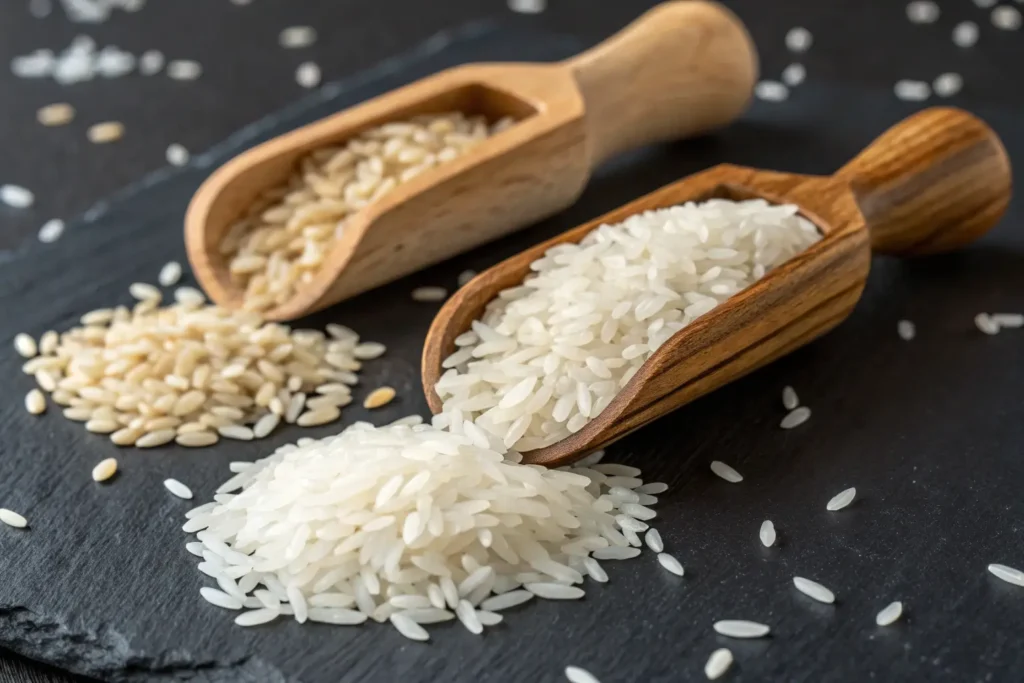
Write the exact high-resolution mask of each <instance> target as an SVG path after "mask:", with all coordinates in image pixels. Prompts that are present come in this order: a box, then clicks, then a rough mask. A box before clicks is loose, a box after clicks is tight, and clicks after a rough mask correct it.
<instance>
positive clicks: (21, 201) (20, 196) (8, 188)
mask: <svg viewBox="0 0 1024 683" xmlns="http://www.w3.org/2000/svg"><path fill="white" fill-rule="evenodd" d="M35 200H36V196H35V195H34V194H32V191H31V190H29V189H27V188H24V187H21V186H20V185H10V184H7V185H0V203H2V204H6V205H7V206H9V207H11V208H12V209H27V208H28V207H30V206H32V203H33V202H35Z"/></svg>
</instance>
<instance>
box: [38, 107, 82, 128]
mask: <svg viewBox="0 0 1024 683" xmlns="http://www.w3.org/2000/svg"><path fill="white" fill-rule="evenodd" d="M74 118H75V108H74V107H72V106H71V105H70V104H68V103H67V102H55V103H54V104H48V105H46V106H45V107H40V108H39V111H37V112H36V120H37V121H39V123H41V124H42V125H44V126H64V125H67V124H69V123H71V122H72V121H73V120H74Z"/></svg>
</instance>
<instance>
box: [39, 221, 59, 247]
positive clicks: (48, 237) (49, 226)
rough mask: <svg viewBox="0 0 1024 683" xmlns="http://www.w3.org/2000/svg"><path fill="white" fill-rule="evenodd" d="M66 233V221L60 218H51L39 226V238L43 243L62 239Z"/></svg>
mask: <svg viewBox="0 0 1024 683" xmlns="http://www.w3.org/2000/svg"><path fill="white" fill-rule="evenodd" d="M63 234H64V221H62V220H61V219H59V218H51V219H50V220H48V221H46V222H45V223H43V225H42V227H41V228H39V234H38V238H39V241H40V242H42V243H43V244H50V243H52V242H56V241H57V240H59V239H60V236H61V235H63Z"/></svg>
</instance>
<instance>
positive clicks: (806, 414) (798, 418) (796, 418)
mask: <svg viewBox="0 0 1024 683" xmlns="http://www.w3.org/2000/svg"><path fill="white" fill-rule="evenodd" d="M809 419H811V409H810V408H808V407H807V406H800V407H799V408H794V409H793V410H791V411H790V412H789V413H788V414H787V415H786V417H784V418H782V422H780V423H779V426H780V427H782V428H783V429H793V428H794V427H799V426H800V425H802V424H803V423H805V422H807V421H808V420H809Z"/></svg>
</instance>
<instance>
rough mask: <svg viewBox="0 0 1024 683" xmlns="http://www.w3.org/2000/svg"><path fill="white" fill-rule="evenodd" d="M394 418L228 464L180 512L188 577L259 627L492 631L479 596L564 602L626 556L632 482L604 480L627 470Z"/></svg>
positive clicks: (620, 476)
mask: <svg viewBox="0 0 1024 683" xmlns="http://www.w3.org/2000/svg"><path fill="white" fill-rule="evenodd" d="M408 422H409V421H408V420H406V421H403V423H401V424H393V425H389V426H385V427H374V426H372V425H370V424H368V423H364V422H360V423H356V424H354V425H352V426H351V427H348V428H347V429H345V430H344V431H342V432H341V433H340V434H338V435H336V436H331V437H328V438H325V439H321V440H315V441H314V440H304V441H303V444H302V445H287V446H283V447H281V448H279V449H278V450H277V451H275V452H274V453H273V454H272V455H270V456H269V457H267V458H265V459H263V460H260V461H258V462H256V463H254V464H252V465H251V466H250V467H247V468H242V469H241V471H240V472H239V473H237V474H236V475H235V476H234V477H232V478H231V479H230V480H228V481H227V482H226V483H225V484H224V485H223V486H221V487H220V488H219V489H218V491H217V494H218V495H217V496H216V502H213V503H207V504H205V505H201V506H200V507H198V508H196V509H194V510H192V511H191V512H189V513H188V514H187V517H188V520H187V521H186V523H185V525H184V527H183V529H184V530H185V531H186V532H198V533H197V539H198V541H199V542H200V543H201V544H202V548H203V549H202V556H203V558H204V561H203V564H202V565H201V569H202V570H203V571H204V572H205V573H207V574H209V575H210V576H211V577H213V578H214V579H216V580H217V582H218V585H219V586H220V588H221V589H222V590H224V591H225V592H226V593H228V594H229V595H233V596H234V597H236V598H238V600H239V601H241V602H242V603H243V604H245V605H251V606H252V607H253V608H258V609H260V610H272V611H274V613H275V616H277V615H281V614H294V615H295V617H296V618H297V619H298V618H299V615H300V613H302V611H303V609H304V608H308V610H307V613H312V610H314V608H315V609H317V610H318V611H317V612H316V614H318V615H320V616H321V617H324V616H325V612H324V611H332V610H334V611H338V614H337V615H335V616H337V617H338V618H341V617H345V616H346V615H348V616H351V615H350V614H349V613H350V612H352V611H356V612H360V613H362V614H363V615H365V617H369V618H373V619H375V620H377V621H381V622H383V621H385V620H388V619H389V618H390V617H391V616H392V615H394V614H405V613H407V612H408V613H409V614H407V616H410V617H411V618H413V620H414V621H418V619H417V617H422V616H423V615H421V614H420V612H419V611H418V610H423V609H427V608H431V609H434V610H440V611H439V612H437V613H436V614H435V613H433V612H432V613H431V615H432V616H431V617H430V618H431V619H433V618H435V617H436V620H437V621H441V620H444V619H445V618H446V617H447V616H455V615H458V618H459V619H460V620H461V621H462V622H463V623H464V624H466V625H467V628H470V627H471V626H472V628H473V629H474V630H475V629H476V627H477V625H478V623H479V624H484V623H485V622H488V621H490V622H492V623H496V620H494V619H493V618H492V617H491V616H489V615H490V613H489V612H488V611H487V610H484V612H483V613H482V614H480V610H481V609H482V607H481V603H483V602H484V601H485V600H487V599H488V598H493V597H494V596H496V595H503V594H507V593H509V592H511V591H513V590H516V589H520V588H523V587H525V588H526V590H528V591H529V592H530V593H532V594H534V595H537V596H539V597H542V598H549V599H575V598H578V597H580V596H582V594H583V591H582V590H580V589H579V588H578V587H577V586H576V584H581V583H582V582H583V577H584V575H585V574H587V573H589V570H588V566H589V565H592V564H593V562H594V561H593V560H590V561H589V562H588V557H589V556H590V554H591V553H592V552H593V551H595V550H602V549H609V548H620V549H624V550H625V549H630V548H629V542H628V541H627V539H626V537H625V536H624V535H623V533H622V526H621V525H622V524H623V521H622V520H626V521H625V523H626V524H627V525H628V524H629V520H633V522H634V523H635V521H636V520H635V518H634V517H633V516H632V515H630V514H629V512H630V511H631V510H632V508H640V507H642V506H639V505H637V504H636V503H635V502H632V501H634V500H635V497H636V496H637V495H638V494H636V493H634V491H633V489H635V488H636V487H639V486H640V485H642V482H641V481H640V479H639V478H638V477H635V476H633V477H627V476H625V475H623V474H619V472H622V471H629V473H630V474H635V473H637V472H635V468H624V466H621V465H618V466H616V465H594V466H593V467H592V468H580V467H577V468H572V469H570V468H562V469H547V468H544V467H540V466H534V465H523V464H519V463H518V460H519V455H518V454H517V453H514V452H504V451H503V449H500V448H491V447H489V446H486V445H483V444H482V443H480V439H479V438H478V436H477V435H471V434H469V433H453V432H450V431H444V430H439V429H437V428H435V427H432V426H430V425H426V424H418V425H410V424H408ZM602 470H604V471H602ZM626 479H631V480H632V481H624V480H626ZM631 506H632V508H631ZM643 510H646V511H648V512H650V513H651V515H653V511H650V510H649V509H648V508H643ZM631 550H635V548H633V549H631ZM516 602H519V601H516ZM487 604H488V605H489V606H490V605H494V604H496V603H494V601H493V600H492V601H491V602H489V603H487ZM510 604H514V603H510ZM259 616H260V617H261V619H262V617H263V616H264V615H263V613H262V612H261V613H260V615H259ZM346 618H347V617H346ZM261 619H257V620H256V621H258V622H260V623H263V622H262V621H261ZM248 621H249V620H248V619H242V622H243V623H248ZM400 621H401V623H403V624H404V623H405V622H404V620H400Z"/></svg>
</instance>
